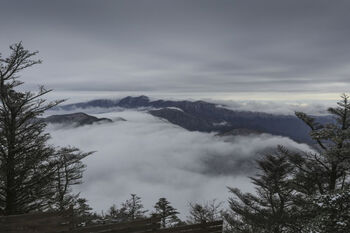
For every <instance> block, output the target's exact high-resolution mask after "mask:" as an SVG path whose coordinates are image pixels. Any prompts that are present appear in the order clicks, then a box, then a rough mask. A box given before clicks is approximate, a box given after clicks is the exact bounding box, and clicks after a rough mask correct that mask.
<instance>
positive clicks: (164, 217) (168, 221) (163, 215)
mask: <svg viewBox="0 0 350 233" xmlns="http://www.w3.org/2000/svg"><path fill="white" fill-rule="evenodd" d="M154 209H155V211H154V213H153V216H158V217H160V220H161V227H162V228H165V227H169V226H174V225H176V224H178V223H179V222H180V219H179V218H178V217H177V215H178V214H179V212H178V211H177V210H176V209H175V208H174V207H172V206H171V204H170V202H169V201H168V200H167V199H166V198H164V197H162V198H159V200H158V201H157V203H156V204H155V205H154Z"/></svg>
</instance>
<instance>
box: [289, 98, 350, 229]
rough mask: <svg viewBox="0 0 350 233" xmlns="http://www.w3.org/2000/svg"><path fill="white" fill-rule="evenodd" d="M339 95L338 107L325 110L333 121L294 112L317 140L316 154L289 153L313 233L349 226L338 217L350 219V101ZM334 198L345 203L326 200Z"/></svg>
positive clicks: (297, 186) (302, 202)
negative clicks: (323, 120)
mask: <svg viewBox="0 0 350 233" xmlns="http://www.w3.org/2000/svg"><path fill="white" fill-rule="evenodd" d="M341 97H342V100H341V101H340V102H338V103H337V105H338V106H337V107H334V108H329V109H328V112H329V113H330V114H331V115H332V116H333V121H332V122H329V123H327V124H321V123H319V122H317V120H316V119H315V118H313V117H310V116H308V115H306V114H305V113H301V112H297V113H296V115H297V116H298V117H299V118H300V119H301V120H303V121H304V122H305V123H306V124H307V125H308V126H309V127H310V129H311V133H310V136H311V137H312V139H313V140H314V141H315V142H316V143H317V146H316V147H315V149H316V150H317V152H315V153H304V154H301V153H294V154H291V155H289V157H290V161H291V163H292V164H293V166H294V167H295V172H294V177H295V185H296V191H297V192H298V194H299V197H300V198H299V205H300V206H301V207H302V208H303V209H305V210H308V212H309V213H308V216H309V219H308V220H309V225H310V226H312V228H313V229H312V230H313V231H316V232H344V231H342V230H339V221H340V222H341V225H344V226H343V227H345V228H350V225H349V223H348V222H347V221H345V222H344V221H342V220H341V219H344V218H348V219H350V215H349V211H348V210H347V208H346V206H347V205H348V202H347V201H345V200H347V197H348V196H347V194H348V192H349V187H350V175H349V174H350V128H349V127H350V103H349V96H347V95H345V94H343V95H342V96H341ZM338 197H339V198H338ZM333 198H335V199H337V200H343V201H344V202H343V201H337V202H329V200H332V199H333ZM320 203H324V204H322V205H320ZM321 206H322V207H326V208H321ZM335 213H336V214H335ZM313 216H315V217H313ZM340 216H341V217H340ZM319 219H322V221H321V222H320V221H319ZM315 223H317V224H315Z"/></svg>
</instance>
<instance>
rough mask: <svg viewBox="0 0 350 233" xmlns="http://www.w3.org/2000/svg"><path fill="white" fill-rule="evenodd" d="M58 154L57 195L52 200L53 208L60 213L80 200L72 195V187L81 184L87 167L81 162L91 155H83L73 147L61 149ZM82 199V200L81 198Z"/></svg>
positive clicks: (75, 195)
mask: <svg viewBox="0 0 350 233" xmlns="http://www.w3.org/2000/svg"><path fill="white" fill-rule="evenodd" d="M56 153H57V165H56V166H57V167H56V172H55V177H54V180H53V181H52V182H53V185H54V189H55V195H54V196H53V198H52V201H51V202H52V204H53V206H52V207H53V208H54V209H57V210H59V211H63V210H65V209H68V208H69V207H70V206H71V205H73V204H74V203H75V202H76V201H77V199H78V198H79V194H72V188H71V187H72V186H73V185H77V184H81V183H82V177H83V172H84V169H85V167H86V166H85V165H84V164H83V163H82V162H81V160H82V159H83V158H85V157H86V156H88V155H89V154H91V152H90V153H81V152H80V151H79V149H77V148H73V147H65V148H60V149H59V150H57V151H56ZM80 199H81V198H80Z"/></svg>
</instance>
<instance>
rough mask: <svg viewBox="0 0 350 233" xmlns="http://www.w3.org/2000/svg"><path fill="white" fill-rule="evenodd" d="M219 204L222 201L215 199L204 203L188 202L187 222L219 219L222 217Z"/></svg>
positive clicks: (204, 221)
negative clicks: (188, 213)
mask: <svg viewBox="0 0 350 233" xmlns="http://www.w3.org/2000/svg"><path fill="white" fill-rule="evenodd" d="M221 205H222V202H216V200H212V201H210V202H207V203H204V204H199V203H190V215H189V216H188V223H190V224H196V223H206V222H213V221H217V220H220V219H221V218H222V210H221Z"/></svg>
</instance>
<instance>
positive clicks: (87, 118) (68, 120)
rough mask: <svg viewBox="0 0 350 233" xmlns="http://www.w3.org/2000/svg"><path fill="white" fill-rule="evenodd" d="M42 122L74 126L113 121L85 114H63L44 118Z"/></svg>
mask: <svg viewBox="0 0 350 233" xmlns="http://www.w3.org/2000/svg"><path fill="white" fill-rule="evenodd" d="M42 120H43V121H45V122H46V123H51V124H65V125H74V126H82V125H91V124H93V123H97V122H112V120H111V119H108V118H97V117H94V116H91V115H88V114H86V113H83V112H77V113H72V114H63V115H52V116H49V117H46V118H42Z"/></svg>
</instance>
